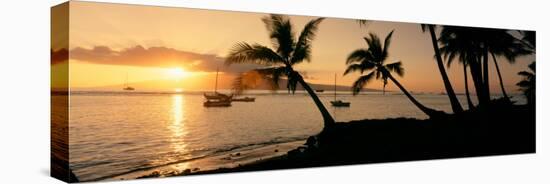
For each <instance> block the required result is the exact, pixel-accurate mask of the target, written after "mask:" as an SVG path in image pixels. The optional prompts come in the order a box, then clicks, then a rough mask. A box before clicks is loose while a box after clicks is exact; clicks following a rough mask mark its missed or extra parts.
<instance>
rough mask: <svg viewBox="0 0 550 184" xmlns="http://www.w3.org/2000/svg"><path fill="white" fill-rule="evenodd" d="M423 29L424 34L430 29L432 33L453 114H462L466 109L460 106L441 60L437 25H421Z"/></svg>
mask: <svg viewBox="0 0 550 184" xmlns="http://www.w3.org/2000/svg"><path fill="white" fill-rule="evenodd" d="M421 28H422V31H423V32H425V31H426V29H428V30H429V32H430V36H431V39H432V46H433V48H434V52H435V58H436V60H437V67H438V69H439V73H440V74H441V78H442V79H443V84H444V85H445V91H446V92H447V96H449V100H450V102H451V107H452V109H453V112H454V113H460V112H462V111H463V110H464V109H462V105H460V102H459V101H458V98H457V97H456V94H455V91H454V90H453V85H452V84H451V81H450V80H449V77H448V76H447V72H446V71H445V67H444V65H443V59H442V58H441V53H440V52H439V46H438V44H437V38H436V36H435V25H431V24H421Z"/></svg>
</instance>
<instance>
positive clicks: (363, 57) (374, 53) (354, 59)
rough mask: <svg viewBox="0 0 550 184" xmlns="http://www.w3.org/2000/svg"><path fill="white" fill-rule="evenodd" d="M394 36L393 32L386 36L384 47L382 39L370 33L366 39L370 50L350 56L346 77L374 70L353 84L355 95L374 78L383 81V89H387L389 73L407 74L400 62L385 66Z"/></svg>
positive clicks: (358, 50) (359, 50)
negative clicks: (353, 73) (352, 73)
mask: <svg viewBox="0 0 550 184" xmlns="http://www.w3.org/2000/svg"><path fill="white" fill-rule="evenodd" d="M392 35H393V31H392V32H390V33H389V34H388V36H386V39H385V40H384V45H383V46H382V43H381V41H380V38H378V36H376V35H375V34H373V33H369V37H364V39H365V42H367V44H368V45H369V48H368V49H357V50H355V51H353V52H352V53H351V54H350V55H349V57H348V59H347V61H346V64H348V68H347V69H346V71H345V72H344V75H347V74H349V73H351V72H356V71H359V72H360V73H361V74H363V73H365V72H366V71H371V70H372V71H371V72H370V73H369V74H367V75H363V76H361V77H359V79H357V81H355V82H354V83H353V86H352V89H353V94H358V93H359V92H360V91H361V89H363V87H364V86H365V85H367V83H369V82H370V81H371V80H372V79H374V78H376V79H381V80H382V81H383V84H384V86H383V87H384V88H385V86H386V85H387V83H388V74H389V72H395V73H397V75H399V76H403V74H404V73H405V70H404V69H403V67H402V64H401V62H400V61H398V62H394V63H390V64H385V63H386V59H387V58H388V48H389V46H390V43H391V37H392Z"/></svg>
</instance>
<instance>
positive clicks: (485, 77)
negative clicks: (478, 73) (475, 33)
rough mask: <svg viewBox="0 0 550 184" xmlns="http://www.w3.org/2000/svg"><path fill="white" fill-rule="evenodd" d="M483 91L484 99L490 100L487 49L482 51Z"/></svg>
mask: <svg viewBox="0 0 550 184" xmlns="http://www.w3.org/2000/svg"><path fill="white" fill-rule="evenodd" d="M483 93H484V95H485V100H487V102H489V101H490V100H491V92H490V90H489V55H488V51H487V49H485V50H484V51H483Z"/></svg>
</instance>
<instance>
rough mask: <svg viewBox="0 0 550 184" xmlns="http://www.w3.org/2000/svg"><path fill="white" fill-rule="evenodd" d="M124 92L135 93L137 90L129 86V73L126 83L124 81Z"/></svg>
mask: <svg viewBox="0 0 550 184" xmlns="http://www.w3.org/2000/svg"><path fill="white" fill-rule="evenodd" d="M122 90H124V91H133V90H135V88H133V87H130V86H129V85H128V73H126V81H124V88H122Z"/></svg>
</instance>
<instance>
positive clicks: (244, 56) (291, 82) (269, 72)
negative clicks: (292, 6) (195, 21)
mask: <svg viewBox="0 0 550 184" xmlns="http://www.w3.org/2000/svg"><path fill="white" fill-rule="evenodd" d="M323 19H324V18H317V19H314V20H311V21H309V22H308V23H307V24H306V25H305V26H304V29H303V30H302V32H301V33H300V35H299V37H298V40H296V38H295V35H294V29H293V26H292V24H291V22H290V19H289V18H288V17H286V16H282V15H270V16H266V17H264V18H262V21H263V22H264V24H265V26H266V28H267V31H268V33H269V38H270V39H271V42H272V44H273V49H272V48H269V47H267V46H263V45H260V44H256V43H253V44H249V43H246V42H240V43H237V44H235V45H234V47H233V49H232V50H231V51H230V53H229V55H228V56H227V58H226V60H225V63H226V64H234V63H253V64H260V65H265V66H267V67H266V68H261V69H257V70H256V71H257V72H258V73H261V74H262V75H264V76H270V78H271V80H272V82H273V83H274V84H276V85H275V86H278V83H279V79H280V78H281V77H287V79H288V83H287V89H288V90H289V92H292V93H294V91H295V90H296V85H297V84H298V83H300V85H301V86H302V87H303V88H304V89H305V90H306V91H307V93H308V94H309V95H310V96H311V98H312V99H313V101H314V102H315V105H316V106H317V108H318V109H319V111H320V112H321V115H322V116H323V121H324V128H325V129H326V128H329V127H331V126H332V125H334V123H335V121H334V118H332V116H331V115H330V113H329V112H328V110H327V109H326V108H325V106H324V105H323V103H322V102H321V100H320V99H319V97H318V96H317V95H316V94H315V92H314V91H313V89H312V88H311V87H310V86H309V85H308V84H307V82H306V81H305V80H304V78H303V77H302V75H301V74H300V73H299V72H297V71H295V70H294V68H293V66H294V65H296V64H300V63H302V62H303V61H307V62H310V61H311V47H312V46H311V42H312V40H313V39H314V38H315V32H316V31H317V28H318V26H319V24H320V23H321V21H322V20H323Z"/></svg>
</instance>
